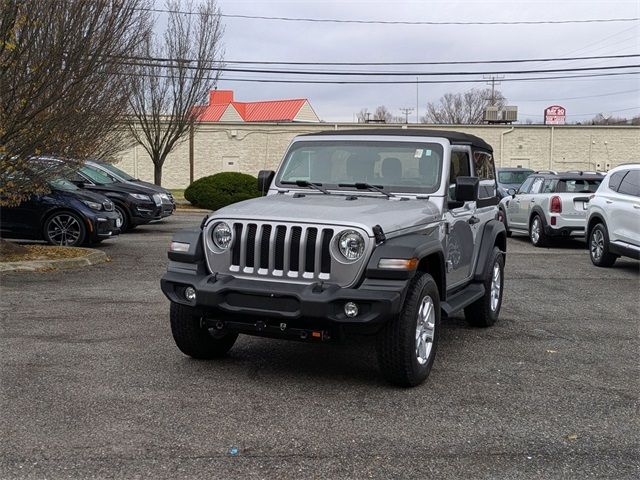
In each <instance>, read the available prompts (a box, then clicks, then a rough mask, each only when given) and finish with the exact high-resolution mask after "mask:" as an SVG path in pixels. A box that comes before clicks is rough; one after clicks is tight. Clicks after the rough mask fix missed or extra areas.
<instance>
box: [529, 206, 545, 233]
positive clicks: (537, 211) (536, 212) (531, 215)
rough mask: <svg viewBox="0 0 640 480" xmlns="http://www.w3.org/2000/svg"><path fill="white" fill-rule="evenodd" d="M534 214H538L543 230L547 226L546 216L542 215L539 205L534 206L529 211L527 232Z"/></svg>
mask: <svg viewBox="0 0 640 480" xmlns="http://www.w3.org/2000/svg"><path fill="white" fill-rule="evenodd" d="M535 214H538V216H539V217H540V220H542V227H543V228H544V227H546V226H547V216H546V215H545V214H544V211H543V210H542V208H540V206H539V205H536V206H535V207H533V208H532V209H531V214H530V215H529V223H527V230H528V229H529V228H530V227H531V220H532V219H533V216H534V215H535Z"/></svg>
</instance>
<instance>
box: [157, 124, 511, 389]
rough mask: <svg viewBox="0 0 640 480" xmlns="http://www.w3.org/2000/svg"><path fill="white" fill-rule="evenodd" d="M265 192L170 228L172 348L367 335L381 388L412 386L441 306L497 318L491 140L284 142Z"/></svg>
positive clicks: (501, 257)
mask: <svg viewBox="0 0 640 480" xmlns="http://www.w3.org/2000/svg"><path fill="white" fill-rule="evenodd" d="M258 189H259V190H260V191H262V192H268V193H267V195H266V196H264V197H261V198H255V199H251V200H246V201H243V202H240V203H236V204H233V205H230V206H228V207H225V208H222V209H220V210H218V211H216V212H215V214H214V215H212V216H210V217H208V218H206V219H205V221H204V222H203V223H202V226H201V228H199V229H193V230H185V231H182V232H179V233H177V234H175V235H174V237H173V241H172V243H171V246H170V250H169V253H168V255H169V259H170V260H171V261H170V262H169V265H168V271H167V273H166V274H165V275H164V277H163V278H162V282H161V285H162V291H163V292H164V294H165V295H166V296H167V297H168V298H169V300H170V301H171V307H170V319H171V329H172V333H173V337H174V340H175V342H176V344H177V346H178V348H179V349H180V350H181V351H182V352H184V353H185V354H187V355H190V356H192V357H194V358H214V357H219V356H221V355H224V354H225V353H226V352H227V351H228V350H229V349H230V348H231V347H232V346H233V344H234V342H235V341H236V338H237V336H238V334H239V333H244V334H249V335H258V336H269V337H276V338H284V339H292V340H299V341H316V342H327V341H334V340H338V339H340V338H341V337H342V336H343V335H344V334H346V333H353V332H357V333H361V334H373V335H377V338H378V343H377V351H378V362H379V365H380V368H381V370H382V372H383V374H384V376H385V377H386V378H387V379H388V380H389V381H390V382H392V383H394V384H398V385H402V386H415V385H418V384H420V383H422V382H423V381H424V380H425V379H426V378H427V376H428V375H429V371H430V370H431V366H432V365H433V362H434V358H435V354H436V349H437V344H438V338H439V335H440V318H441V315H442V314H447V315H451V314H453V313H455V312H457V311H460V310H464V314H465V317H466V318H467V319H468V321H469V322H470V323H472V324H473V325H476V326H481V327H488V326H491V325H493V324H494V322H496V320H497V319H498V315H499V312H500V307H501V304H502V292H503V291H504V289H503V287H504V262H505V255H506V247H507V242H506V234H505V229H504V225H503V224H502V223H500V222H499V221H497V220H496V215H497V212H498V209H497V205H498V198H497V196H496V181H495V168H494V164H493V157H492V148H491V146H490V145H488V144H487V143H486V142H484V141H483V140H482V139H480V138H478V137H475V136H472V135H467V134H462V133H457V132H447V131H440V130H438V131H433V130H431V131H430V130H415V129H406V130H405V129H402V130H401V129H384V130H382V129H380V130H344V131H333V130H332V131H329V132H321V133H315V134H309V135H301V136H298V137H296V138H295V139H294V140H293V142H292V143H291V144H290V146H289V148H288V150H287V152H286V153H285V156H284V160H283V162H282V164H281V165H280V168H279V169H278V172H277V173H276V172H272V171H262V172H260V174H259V177H258Z"/></svg>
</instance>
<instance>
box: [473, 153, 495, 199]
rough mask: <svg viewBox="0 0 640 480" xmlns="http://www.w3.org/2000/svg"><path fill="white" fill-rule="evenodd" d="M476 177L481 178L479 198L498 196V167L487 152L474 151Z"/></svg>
mask: <svg viewBox="0 0 640 480" xmlns="http://www.w3.org/2000/svg"><path fill="white" fill-rule="evenodd" d="M473 161H474V166H475V174H476V177H478V178H479V179H480V188H479V189H478V199H486V198H493V197H495V196H496V169H495V165H494V164H493V157H492V156H491V154H489V153H486V152H473Z"/></svg>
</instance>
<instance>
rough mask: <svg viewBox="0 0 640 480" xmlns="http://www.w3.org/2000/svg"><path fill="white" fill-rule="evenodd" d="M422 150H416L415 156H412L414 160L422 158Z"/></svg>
mask: <svg viewBox="0 0 640 480" xmlns="http://www.w3.org/2000/svg"><path fill="white" fill-rule="evenodd" d="M422 152H423V150H422V148H416V154H415V155H414V157H415V158H420V157H422Z"/></svg>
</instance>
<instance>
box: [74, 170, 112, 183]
mask: <svg viewBox="0 0 640 480" xmlns="http://www.w3.org/2000/svg"><path fill="white" fill-rule="evenodd" d="M80 173H82V174H83V175H84V176H86V177H87V178H89V180H91V181H92V182H93V183H95V184H96V185H107V184H109V183H115V181H114V180H113V179H112V178H111V177H110V176H109V175H107V174H106V173H104V172H101V171H100V170H98V169H97V168H94V167H90V166H89V165H85V166H84V167H82V168H81V169H80Z"/></svg>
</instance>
